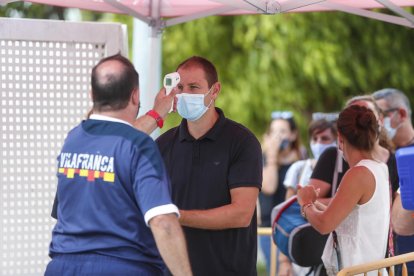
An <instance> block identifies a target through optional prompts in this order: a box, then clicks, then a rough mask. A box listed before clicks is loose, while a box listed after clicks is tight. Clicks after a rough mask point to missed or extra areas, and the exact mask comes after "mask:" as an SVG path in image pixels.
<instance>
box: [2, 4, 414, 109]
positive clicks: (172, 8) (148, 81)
mask: <svg viewBox="0 0 414 276" xmlns="http://www.w3.org/2000/svg"><path fill="white" fill-rule="evenodd" d="M11 2H17V1H15V0H0V5H5V4H8V3H11ZM25 2H32V3H39V4H46V5H53V6H61V7H71V8H80V9H85V10H92V11H98V12H110V13H122V14H128V15H131V16H133V17H134V18H136V20H135V21H134V36H133V37H134V42H133V49H134V50H138V51H135V52H134V53H135V54H134V64H135V65H136V67H137V69H138V71H139V72H140V75H141V78H140V79H141V81H140V83H141V90H142V91H145V95H146V96H145V97H142V99H141V102H142V108H141V112H146V111H147V110H148V109H150V108H151V107H152V103H153V100H154V97H155V93H156V92H157V91H158V89H159V84H160V83H161V81H160V77H161V76H160V74H161V36H162V30H163V29H164V28H166V27H169V26H173V25H176V24H180V23H184V22H187V21H191V20H195V19H199V18H203V17H207V16H210V15H238V14H267V15H272V14H280V13H286V12H315V11H342V12H346V13H350V14H355V15H359V16H364V17H368V18H372V19H376V20H381V21H385V22H388V23H392V24H398V25H401V26H405V27H409V28H414V15H412V14H411V13H409V12H407V11H406V10H404V9H403V7H410V6H414V0H280V1H276V0H197V1H189V0H70V1H67V0H66V1H65V0H31V1H25ZM375 8H387V9H389V10H391V11H392V12H393V13H394V14H395V15H389V14H385V13H381V12H377V11H372V10H371V9H375ZM148 93H152V94H148Z"/></svg>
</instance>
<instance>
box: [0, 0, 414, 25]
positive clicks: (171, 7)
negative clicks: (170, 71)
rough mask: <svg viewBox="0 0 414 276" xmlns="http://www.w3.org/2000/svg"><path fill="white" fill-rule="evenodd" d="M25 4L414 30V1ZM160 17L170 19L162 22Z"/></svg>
mask: <svg viewBox="0 0 414 276" xmlns="http://www.w3.org/2000/svg"><path fill="white" fill-rule="evenodd" d="M10 2H15V1H11V0H0V4H2V3H3V5H4V4H5V3H10ZM25 2H33V3H39V4H46V5H53V6H61V7H73V8H80V9H86V10H92V11H99V12H111V13H123V14H129V15H131V16H133V17H135V18H137V19H139V20H141V21H144V22H146V23H147V24H149V25H152V26H158V27H160V28H162V27H166V26H170V25H174V24H178V23H182V22H186V21H189V20H192V19H197V18H201V17H205V16H209V15H235V14H278V13H285V12H314V11H343V12H347V13H352V14H357V15H360V16H366V17H371V18H375V19H378V20H383V21H387V22H390V23H394V24H400V25H404V26H408V27H411V28H412V27H414V16H413V15H412V14H409V13H407V12H406V11H405V10H404V9H402V8H401V7H405V6H414V0H280V1H276V0H197V1H188V0H70V1H67V0H31V1H25ZM384 7H385V8H388V9H390V10H392V11H393V12H394V13H396V14H397V15H398V16H390V15H386V14H382V13H377V12H372V11H369V9H373V8H384ZM161 18H164V19H165V18H169V19H166V20H162V21H161V20H160V19H161Z"/></svg>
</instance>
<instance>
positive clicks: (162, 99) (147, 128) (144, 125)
mask: <svg viewBox="0 0 414 276" xmlns="http://www.w3.org/2000/svg"><path fill="white" fill-rule="evenodd" d="M177 92H178V90H177V89H173V90H172V91H171V93H170V94H169V95H165V88H162V89H161V90H160V92H158V94H157V96H156V97H155V101H154V107H153V108H152V109H153V110H154V111H155V112H157V113H158V114H159V115H160V116H161V118H163V119H165V118H166V117H167V115H168V112H169V111H170V109H171V106H172V104H173V103H174V97H175V95H176V94H177ZM134 127H136V128H137V129H139V130H141V131H142V132H145V133H146V134H151V133H152V132H153V131H154V130H155V129H156V128H157V127H158V125H157V121H155V119H154V118H153V117H151V116H149V115H142V116H140V117H139V118H137V119H136V120H135V123H134Z"/></svg>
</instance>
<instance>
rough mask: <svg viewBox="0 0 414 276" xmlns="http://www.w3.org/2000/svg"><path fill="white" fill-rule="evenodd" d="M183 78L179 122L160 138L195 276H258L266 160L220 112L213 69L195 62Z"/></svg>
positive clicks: (247, 134) (183, 68) (190, 62)
mask: <svg viewBox="0 0 414 276" xmlns="http://www.w3.org/2000/svg"><path fill="white" fill-rule="evenodd" d="M177 72H178V73H179V74H180V79H181V80H180V83H179V84H178V86H177V88H178V90H179V93H178V94H177V102H176V109H177V112H178V113H179V114H180V116H182V117H183V120H182V121H181V124H180V125H179V126H178V127H176V128H173V129H171V130H169V131H167V132H166V133H165V134H163V135H161V136H160V137H159V138H158V139H157V143H158V146H159V148H160V151H161V155H162V156H163V158H164V161H165V164H166V167H167V171H168V173H169V175H170V177H171V185H172V198H173V201H174V203H175V204H176V205H177V206H178V208H179V209H180V215H181V216H180V223H181V225H182V226H184V227H183V229H184V232H185V235H186V239H187V243H188V252H189V257H190V263H191V266H192V269H193V272H194V274H195V275H256V274H257V272H256V261H257V223H256V221H257V219H256V209H255V208H256V200H257V197H258V193H259V190H260V188H261V183H262V154H261V148H260V144H259V142H258V140H257V139H256V137H255V136H254V135H253V134H252V133H251V132H250V131H249V130H248V129H247V128H245V127H244V126H242V125H240V124H238V123H236V122H234V121H232V120H229V119H227V118H226V117H225V116H224V113H223V111H222V110H221V109H219V108H217V107H215V100H216V99H217V97H218V95H219V93H220V90H221V84H220V82H219V81H218V77H217V72H216V69H215V67H214V65H213V64H212V63H211V62H210V61H208V60H206V59H204V58H202V57H191V58H189V59H187V60H186V61H184V62H183V63H181V64H180V65H179V66H178V68H177Z"/></svg>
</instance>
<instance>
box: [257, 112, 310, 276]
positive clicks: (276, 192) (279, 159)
mask: <svg viewBox="0 0 414 276" xmlns="http://www.w3.org/2000/svg"><path fill="white" fill-rule="evenodd" d="M271 118H272V120H271V122H270V125H269V128H268V130H267V131H266V133H265V135H264V137H263V184H262V191H261V193H260V195H259V210H260V226H261V227H271V218H270V217H271V212H272V209H273V207H274V206H276V205H278V204H279V203H281V202H283V201H284V200H285V196H286V187H285V186H284V185H283V181H284V179H285V176H286V173H287V171H288V169H289V167H290V166H291V165H292V164H293V163H295V162H296V161H298V160H301V159H304V157H305V156H306V154H305V151H304V150H303V148H302V146H301V143H300V138H299V133H298V128H297V125H296V122H295V120H294V118H293V113H292V112H290V111H275V112H272V114H271ZM259 240H260V246H261V250H262V252H263V255H264V257H265V261H266V267H267V269H268V271H270V269H269V268H270V242H271V240H270V237H268V236H260V238H259Z"/></svg>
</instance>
